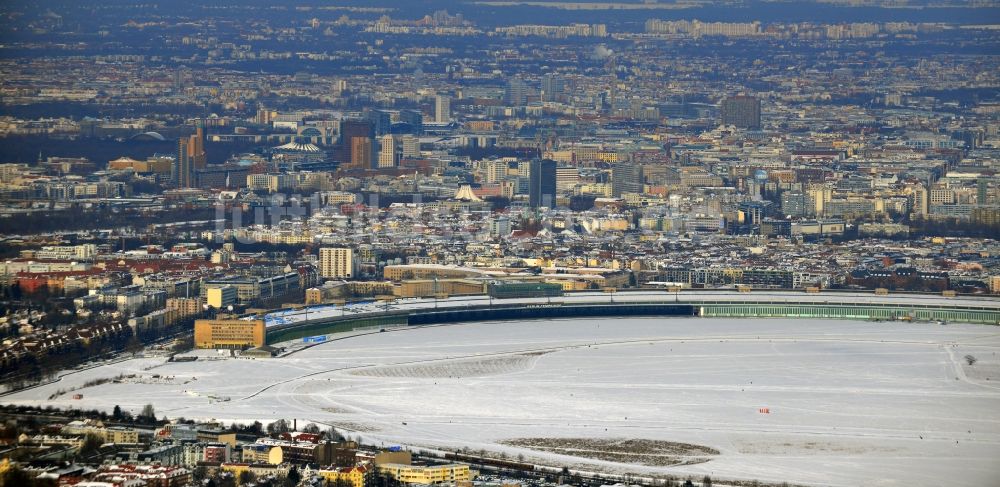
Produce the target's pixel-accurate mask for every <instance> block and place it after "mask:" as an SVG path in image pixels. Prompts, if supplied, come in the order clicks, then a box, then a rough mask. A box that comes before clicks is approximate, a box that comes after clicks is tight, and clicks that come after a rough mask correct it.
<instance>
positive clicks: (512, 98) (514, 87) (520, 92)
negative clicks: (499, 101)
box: [503, 78, 528, 106]
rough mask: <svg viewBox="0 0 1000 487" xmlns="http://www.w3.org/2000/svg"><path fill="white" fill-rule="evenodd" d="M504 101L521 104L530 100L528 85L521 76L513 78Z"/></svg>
mask: <svg viewBox="0 0 1000 487" xmlns="http://www.w3.org/2000/svg"><path fill="white" fill-rule="evenodd" d="M503 98H504V101H505V102H507V104H508V105H512V106H521V105H524V104H526V103H527V102H528V85H527V83H525V82H524V81H523V80H522V79H520V78H511V79H510V81H508V82H507V89H506V90H505V91H504V96H503Z"/></svg>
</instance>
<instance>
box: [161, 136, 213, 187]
mask: <svg viewBox="0 0 1000 487" xmlns="http://www.w3.org/2000/svg"><path fill="white" fill-rule="evenodd" d="M207 163H208V158H207V157H206V155H205V129H204V127H203V126H202V125H201V123H199V124H198V128H197V129H195V132H194V134H193V135H190V136H188V137H186V138H185V137H181V138H180V139H178V140H177V158H176V159H175V160H174V166H173V167H172V168H171V171H170V173H171V174H170V175H171V179H173V181H174V184H175V185H177V187H178V188H192V187H194V185H195V184H194V171H195V170H196V169H204V168H205V166H206V165H207Z"/></svg>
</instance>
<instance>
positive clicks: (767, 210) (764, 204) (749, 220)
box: [739, 200, 774, 225]
mask: <svg viewBox="0 0 1000 487" xmlns="http://www.w3.org/2000/svg"><path fill="white" fill-rule="evenodd" d="M739 211H740V213H742V214H743V223H746V224H752V225H760V222H762V221H764V218H767V217H770V216H771V215H772V214H773V212H774V203H773V202H771V201H767V200H763V201H744V202H742V203H740V204H739Z"/></svg>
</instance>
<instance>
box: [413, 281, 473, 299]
mask: <svg viewBox="0 0 1000 487" xmlns="http://www.w3.org/2000/svg"><path fill="white" fill-rule="evenodd" d="M393 294H395V295H396V296H399V297H401V298H419V297H429V296H434V295H438V294H447V295H449V296H459V295H475V294H486V290H485V286H484V284H483V281H477V280H472V279H439V280H434V279H413V280H408V281H402V282H400V283H399V285H398V286H396V287H395V289H393Z"/></svg>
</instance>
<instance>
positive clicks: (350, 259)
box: [319, 247, 354, 279]
mask: <svg viewBox="0 0 1000 487" xmlns="http://www.w3.org/2000/svg"><path fill="white" fill-rule="evenodd" d="M319 275H320V277H322V278H324V279H350V278H352V277H354V250H352V249H348V248H333V247H327V248H322V249H319Z"/></svg>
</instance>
